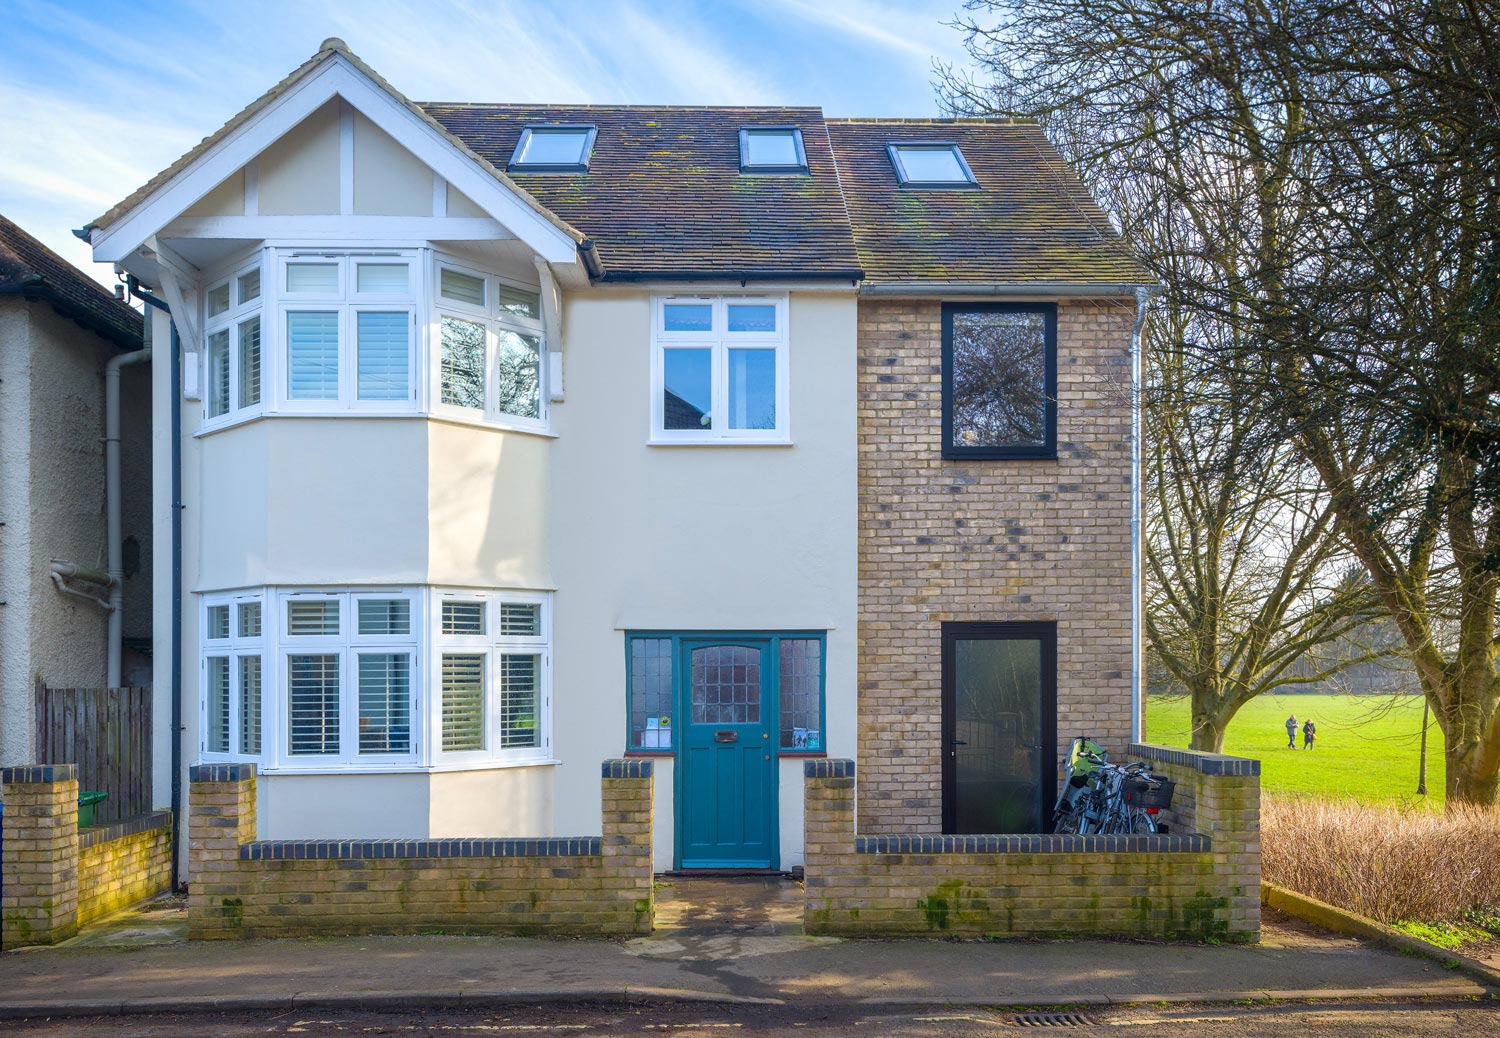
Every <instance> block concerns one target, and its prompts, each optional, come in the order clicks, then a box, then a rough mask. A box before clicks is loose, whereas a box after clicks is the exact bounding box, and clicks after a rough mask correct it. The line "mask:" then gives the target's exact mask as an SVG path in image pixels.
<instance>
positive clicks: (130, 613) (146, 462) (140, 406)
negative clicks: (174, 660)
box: [120, 358, 165, 685]
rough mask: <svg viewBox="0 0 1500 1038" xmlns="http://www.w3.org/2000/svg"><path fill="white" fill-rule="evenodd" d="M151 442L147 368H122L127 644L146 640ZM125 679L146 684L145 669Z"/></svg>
mask: <svg viewBox="0 0 1500 1038" xmlns="http://www.w3.org/2000/svg"><path fill="white" fill-rule="evenodd" d="M163 360H165V358H163ZM151 436H152V429H151V364H150V363H142V364H127V365H125V367H123V368H122V369H121V370H120V440H121V442H120V485H121V490H122V497H121V501H120V525H121V531H122V533H123V534H124V538H125V540H124V563H125V616H124V628H125V637H126V638H127V639H131V638H135V639H143V640H149V639H150V637H151V568H152V554H153V551H154V549H155V544H154V543H153V541H152V537H151V522H152V516H151V495H152V487H151ZM132 540H133V541H134V542H135V546H134V548H132V547H131V541H132ZM127 655H128V654H127ZM125 677H126V681H125V684H127V685H149V684H151V671H150V669H149V667H147V668H146V669H145V670H144V672H143V673H141V674H140V675H139V678H140V680H130V674H129V673H128V668H127V673H126V675H125Z"/></svg>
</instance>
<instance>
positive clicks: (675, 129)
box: [421, 103, 861, 281]
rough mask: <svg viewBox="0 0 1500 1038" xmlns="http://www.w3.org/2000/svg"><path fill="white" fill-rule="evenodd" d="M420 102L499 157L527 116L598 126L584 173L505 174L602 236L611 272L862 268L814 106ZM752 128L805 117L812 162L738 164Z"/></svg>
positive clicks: (612, 277)
mask: <svg viewBox="0 0 1500 1038" xmlns="http://www.w3.org/2000/svg"><path fill="white" fill-rule="evenodd" d="M421 107H422V108H423V110H424V111H426V112H427V113H428V114H429V115H431V116H433V117H434V118H436V119H437V120H438V122H440V123H442V124H443V125H444V126H446V127H447V128H448V129H449V131H451V132H452V133H453V134H454V135H456V136H458V137H459V138H461V139H462V140H463V141H465V142H466V143H467V144H468V145H469V147H471V148H473V149H474V150H475V151H476V152H478V153H479V154H480V155H483V156H484V157H485V158H486V159H488V160H489V161H490V162H491V163H493V164H495V165H497V166H504V165H506V164H507V163H508V162H509V161H510V158H511V153H512V152H514V151H515V147H516V142H517V140H519V138H520V136H521V131H522V130H523V129H524V128H525V127H526V126H527V125H529V124H538V123H553V124H582V125H591V126H597V127H598V130H599V133H598V137H597V138H596V139H595V141H594V149H593V154H592V157H591V159H590V161H589V168H588V171H587V172H585V173H525V172H521V171H519V170H511V171H510V174H509V175H510V177H511V179H513V180H515V181H516V182H518V183H520V184H521V185H522V186H524V187H525V188H526V190H527V191H528V192H530V193H531V194H532V196H533V197H535V198H536V199H537V200H538V201H540V202H541V203H542V204H543V205H545V206H547V207H548V208H549V209H551V210H552V211H553V212H555V213H557V214H558V215H559V216H561V217H562V218H563V219H564V220H567V221H568V222H569V223H571V224H574V225H575V226H577V227H578V228H580V229H581V230H583V231H584V232H585V233H586V234H588V236H589V237H590V238H591V239H593V240H594V241H595V242H596V243H597V246H598V253H599V258H600V261H601V265H602V266H603V269H604V276H603V280H605V281H619V280H638V279H643V278H668V277H692V276H714V277H732V276H738V275H748V276H750V277H754V278H775V277H826V278H848V279H851V280H853V279H857V278H858V277H859V276H860V273H861V271H860V264H859V259H858V257H857V255H856V254H855V249H854V239H853V237H852V235H851V234H850V230H849V220H848V216H847V214H846V213H845V211H844V201H843V198H842V197H841V194H840V191H839V178H838V172H837V169H836V168H835V164H834V159H833V153H832V151H831V149H830V148H829V144H828V134H827V132H826V131H825V130H824V127H823V113H822V112H821V111H820V110H819V109H817V108H770V107H754V108H718V107H714V108H709V107H703V108H683V107H675V106H674V107H658V106H642V105H508V104H437V103H428V104H423V105H422V106H421ZM751 126H796V127H799V128H800V129H801V130H802V140H803V146H804V148H805V150H806V153H807V166H808V174H805V175H804V174H787V173H761V174H753V173H741V172H740V137H739V131H740V129H741V128H742V127H751Z"/></svg>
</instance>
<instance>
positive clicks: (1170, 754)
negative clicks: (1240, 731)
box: [1129, 742, 1260, 775]
mask: <svg viewBox="0 0 1500 1038" xmlns="http://www.w3.org/2000/svg"><path fill="white" fill-rule="evenodd" d="M1129 753H1130V756H1132V757H1142V758H1144V759H1146V760H1154V761H1159V762H1160V763H1162V764H1176V765H1177V766H1179V767H1183V768H1192V769H1193V770H1194V771H1196V772H1198V773H1199V774H1202V775H1259V774H1260V761H1258V760H1251V759H1250V758H1248V757H1231V756H1229V755H1228V754H1225V753H1203V752H1201V751H1199V750H1182V749H1178V748H1177V747H1175V746H1156V745H1154V744H1152V743H1144V742H1133V743H1131V744H1130V750H1129Z"/></svg>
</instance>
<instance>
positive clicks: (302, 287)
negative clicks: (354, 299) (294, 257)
mask: <svg viewBox="0 0 1500 1038" xmlns="http://www.w3.org/2000/svg"><path fill="white" fill-rule="evenodd" d="M286 290H287V291H288V292H296V293H299V294H302V295H312V294H317V295H320V296H331V295H336V294H337V293H338V290H339V265H338V264H337V263H288V264H287V265H286Z"/></svg>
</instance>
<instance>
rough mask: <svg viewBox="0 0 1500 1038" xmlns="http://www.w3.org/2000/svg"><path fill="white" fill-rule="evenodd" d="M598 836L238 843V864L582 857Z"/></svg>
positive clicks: (596, 849) (595, 849) (597, 844)
mask: <svg viewBox="0 0 1500 1038" xmlns="http://www.w3.org/2000/svg"><path fill="white" fill-rule="evenodd" d="M602 845H603V838H602V837H598V836H579V837H572V838H568V837H563V838H555V837H554V838H550V839H542V838H537V839H529V840H528V839H507V840H262V841H260V842H257V843H242V844H240V860H241V861H372V860H377V861H378V860H387V859H398V858H581V857H586V856H588V855H591V854H594V855H597V854H600V853H602V851H601V849H600V848H601V846H602Z"/></svg>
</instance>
